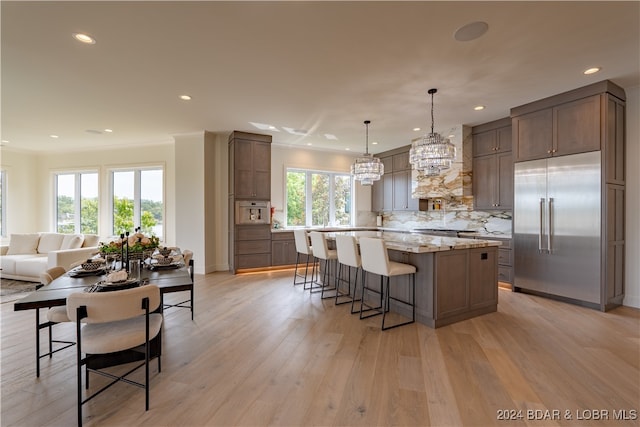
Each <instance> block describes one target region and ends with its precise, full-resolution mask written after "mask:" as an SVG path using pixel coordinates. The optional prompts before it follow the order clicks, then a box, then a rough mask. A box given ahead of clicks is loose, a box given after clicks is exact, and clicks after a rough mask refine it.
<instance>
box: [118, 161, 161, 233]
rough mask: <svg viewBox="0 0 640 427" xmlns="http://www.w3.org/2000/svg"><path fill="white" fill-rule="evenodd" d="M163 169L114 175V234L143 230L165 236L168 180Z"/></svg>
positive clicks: (146, 169) (119, 171)
mask: <svg viewBox="0 0 640 427" xmlns="http://www.w3.org/2000/svg"><path fill="white" fill-rule="evenodd" d="M163 176H164V174H163V170H162V168H144V169H142V168H140V169H128V170H117V171H112V172H111V183H112V185H111V188H112V200H111V201H112V207H113V209H112V210H111V212H112V222H111V223H112V226H113V229H112V233H113V234H114V235H119V234H121V233H124V232H126V231H129V232H132V231H133V230H134V229H135V228H136V227H141V228H142V232H143V233H145V234H147V235H154V236H158V237H159V238H161V239H162V236H163V223H164V222H163V219H164V199H163V193H164V178H163Z"/></svg>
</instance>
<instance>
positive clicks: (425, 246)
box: [325, 231, 502, 253]
mask: <svg viewBox="0 0 640 427" xmlns="http://www.w3.org/2000/svg"><path fill="white" fill-rule="evenodd" d="M325 235H326V237H327V239H328V240H335V236H337V235H346V236H354V237H355V238H356V240H357V239H359V238H360V237H377V238H381V239H383V240H384V241H385V243H386V245H387V249H392V250H396V251H402V252H411V253H427V252H441V251H451V250H456V249H471V248H484V247H487V246H500V245H501V244H502V242H499V241H496V240H485V239H465V238H460V237H444V236H429V235H426V234H413V233H401V232H394V231H329V232H325Z"/></svg>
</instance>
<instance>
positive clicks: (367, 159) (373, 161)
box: [351, 120, 384, 185]
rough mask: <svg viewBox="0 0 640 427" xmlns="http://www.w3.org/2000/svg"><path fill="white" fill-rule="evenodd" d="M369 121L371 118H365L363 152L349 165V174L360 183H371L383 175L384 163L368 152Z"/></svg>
mask: <svg viewBox="0 0 640 427" xmlns="http://www.w3.org/2000/svg"><path fill="white" fill-rule="evenodd" d="M369 123H371V120H365V121H364V124H365V126H366V128H367V136H366V146H365V152H364V155H363V156H362V157H358V158H357V159H356V162H355V163H354V164H352V165H351V175H353V177H354V179H355V180H356V181H360V183H361V184H362V185H373V181H378V180H379V179H380V177H381V176H382V175H384V165H383V164H382V162H381V161H380V159H378V158H377V157H373V154H369Z"/></svg>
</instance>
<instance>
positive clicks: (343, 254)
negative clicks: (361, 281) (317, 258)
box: [336, 235, 362, 314]
mask: <svg viewBox="0 0 640 427" xmlns="http://www.w3.org/2000/svg"><path fill="white" fill-rule="evenodd" d="M336 250H337V251H338V263H339V264H338V279H337V283H336V286H337V289H336V305H339V304H346V303H349V302H350V303H351V314H355V313H359V312H360V310H357V311H354V303H356V302H359V301H360V299H356V295H357V291H358V289H357V288H358V273H360V277H361V278H362V259H361V258H360V253H359V252H358V244H357V242H356V239H355V237H353V236H345V235H337V236H336ZM343 267H346V268H347V279H346V280H345V279H344V278H343V271H342V270H343ZM354 269H355V277H354V281H353V291H352V290H351V284H352V282H351V271H352V270H354ZM344 282H346V283H347V293H346V294H345V293H344V292H342V291H341V290H340V283H344ZM340 297H348V298H349V299H348V300H346V301H344V300H343V301H339V298H340Z"/></svg>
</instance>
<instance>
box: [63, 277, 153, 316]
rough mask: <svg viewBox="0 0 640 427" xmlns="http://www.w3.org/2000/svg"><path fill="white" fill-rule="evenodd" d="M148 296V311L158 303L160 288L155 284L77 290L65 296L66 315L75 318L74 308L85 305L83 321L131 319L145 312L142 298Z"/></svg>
mask: <svg viewBox="0 0 640 427" xmlns="http://www.w3.org/2000/svg"><path fill="white" fill-rule="evenodd" d="M144 298H149V311H150V312H151V311H154V310H155V309H157V308H158V306H159V305H160V288H158V287H157V286H155V285H145V286H139V287H137V288H132V289H124V290H122V291H113V292H77V293H73V294H71V295H69V296H68V297H67V316H69V319H71V321H73V322H75V321H76V320H77V313H76V309H77V308H78V307H81V306H86V307H87V317H85V318H84V319H82V321H83V322H85V323H105V322H114V321H117V320H125V319H131V318H133V317H136V316H140V315H143V314H145V309H144V308H142V300H143V299H144Z"/></svg>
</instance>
